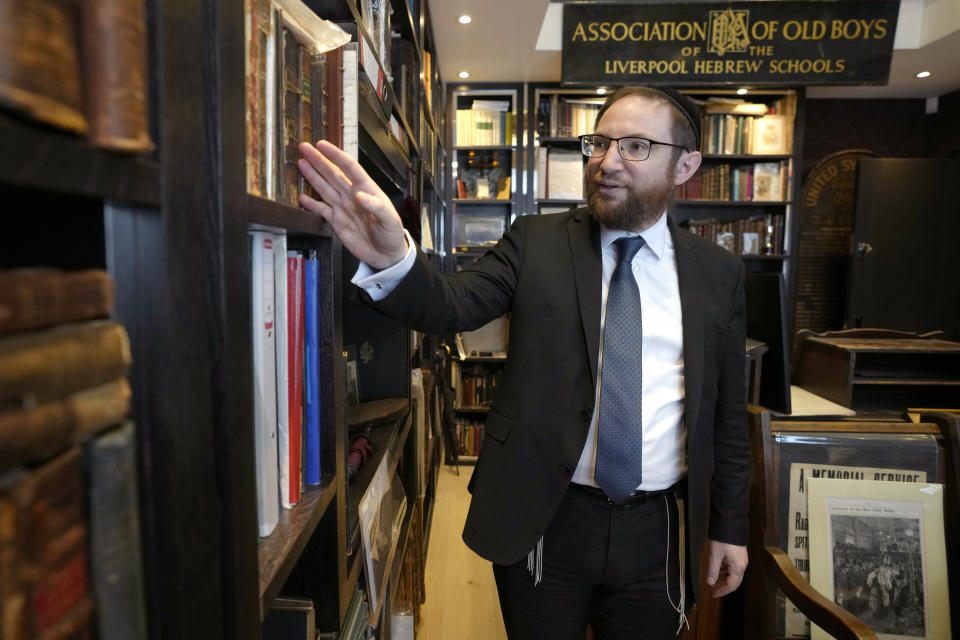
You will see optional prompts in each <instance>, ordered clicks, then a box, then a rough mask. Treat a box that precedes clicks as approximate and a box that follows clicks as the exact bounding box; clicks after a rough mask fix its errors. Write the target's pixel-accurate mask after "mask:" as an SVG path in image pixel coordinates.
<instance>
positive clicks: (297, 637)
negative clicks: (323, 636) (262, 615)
mask: <svg viewBox="0 0 960 640" xmlns="http://www.w3.org/2000/svg"><path fill="white" fill-rule="evenodd" d="M315 618H316V612H315V611H314V608H313V600H310V599H309V598H277V599H276V600H274V601H273V604H272V605H271V607H270V611H269V612H268V613H267V617H266V619H265V620H264V621H263V625H262V627H261V631H260V633H261V636H260V637H261V638H263V640H316V637H317V635H316V624H315Z"/></svg>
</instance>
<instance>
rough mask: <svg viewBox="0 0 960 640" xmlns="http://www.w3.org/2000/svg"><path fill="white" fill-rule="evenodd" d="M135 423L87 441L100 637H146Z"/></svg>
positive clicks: (109, 639) (119, 639) (112, 639)
mask: <svg viewBox="0 0 960 640" xmlns="http://www.w3.org/2000/svg"><path fill="white" fill-rule="evenodd" d="M134 447H135V441H134V430H133V423H131V422H128V423H126V424H124V425H122V426H120V427H118V428H117V429H114V430H112V431H109V432H108V433H105V434H103V435H101V436H99V437H97V438H95V439H93V440H91V441H90V442H89V443H88V444H87V445H86V451H85V453H86V467H87V478H88V487H89V488H88V496H89V505H90V560H91V562H90V567H91V579H92V582H93V593H94V597H95V598H96V602H97V606H96V620H97V638H98V640H140V639H145V638H146V637H147V627H146V609H145V604H144V603H145V600H144V586H143V584H144V583H143V568H142V566H141V564H140V524H139V523H140V515H139V508H138V505H137V468H136V466H137V465H136V452H135V450H134Z"/></svg>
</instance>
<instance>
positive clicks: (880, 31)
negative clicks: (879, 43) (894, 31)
mask: <svg viewBox="0 0 960 640" xmlns="http://www.w3.org/2000/svg"><path fill="white" fill-rule="evenodd" d="M886 37H887V19H886V18H880V19H879V20H877V35H875V36H874V38H876V39H877V40H882V39H883V38H886Z"/></svg>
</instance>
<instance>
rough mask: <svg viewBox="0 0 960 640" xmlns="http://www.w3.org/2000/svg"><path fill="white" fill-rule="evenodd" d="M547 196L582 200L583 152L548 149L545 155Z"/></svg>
mask: <svg viewBox="0 0 960 640" xmlns="http://www.w3.org/2000/svg"><path fill="white" fill-rule="evenodd" d="M547 197H549V198H554V199H558V200H583V154H582V153H580V152H579V151H566V150H563V149H550V152H549V154H548V156H547Z"/></svg>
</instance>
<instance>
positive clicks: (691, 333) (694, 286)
mask: <svg viewBox="0 0 960 640" xmlns="http://www.w3.org/2000/svg"><path fill="white" fill-rule="evenodd" d="M670 232H671V234H672V235H673V246H674V249H675V251H676V254H677V278H678V280H679V284H680V307H681V310H682V312H683V381H684V385H683V386H684V416H685V420H686V424H687V440H688V442H689V441H690V440H691V439H692V438H693V437H694V436H695V435H696V431H695V429H694V427H695V426H696V420H697V413H698V412H699V410H700V395H701V392H702V390H703V366H704V365H703V339H704V321H705V320H704V313H705V306H704V305H705V302H704V291H703V273H702V271H701V269H702V266H701V263H700V252H699V251H698V250H697V248H696V247H695V246H694V243H693V241H692V238H691V237H689V236H687V235H686V234H684V233H681V232H678V231H677V229H676V227H675V226H674V225H673V222H672V221H670Z"/></svg>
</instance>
